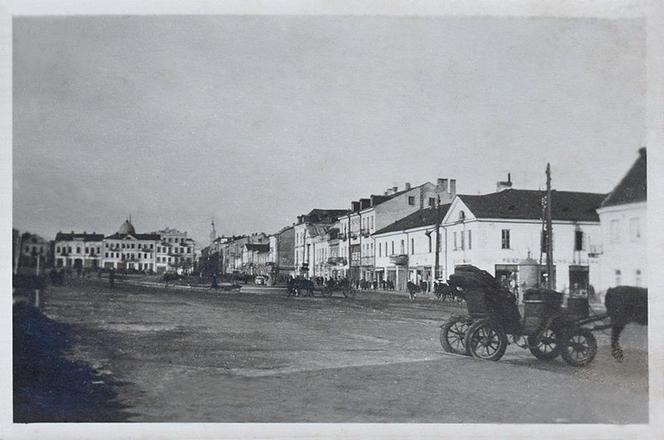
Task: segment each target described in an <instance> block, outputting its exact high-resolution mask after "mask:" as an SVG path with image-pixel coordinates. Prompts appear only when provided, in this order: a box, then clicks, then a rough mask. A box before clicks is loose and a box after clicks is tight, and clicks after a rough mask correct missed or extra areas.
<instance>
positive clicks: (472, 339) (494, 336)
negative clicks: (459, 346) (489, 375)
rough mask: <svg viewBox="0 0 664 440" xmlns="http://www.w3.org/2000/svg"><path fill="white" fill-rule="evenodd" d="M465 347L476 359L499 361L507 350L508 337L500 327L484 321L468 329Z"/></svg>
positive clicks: (486, 320)
mask: <svg viewBox="0 0 664 440" xmlns="http://www.w3.org/2000/svg"><path fill="white" fill-rule="evenodd" d="M465 346H466V347H467V349H468V351H469V352H470V354H471V355H472V356H473V357H474V358H477V359H484V360H488V361H497V360H498V359H500V358H501V357H503V355H504V354H505V350H507V335H505V332H504V331H503V329H502V328H500V327H499V326H497V325H495V324H493V323H492V322H491V321H489V320H488V319H482V320H480V321H477V322H475V323H474V324H473V325H471V326H470V328H469V329H468V332H467V333H466V339H465Z"/></svg>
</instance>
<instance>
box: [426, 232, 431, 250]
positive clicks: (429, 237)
mask: <svg viewBox="0 0 664 440" xmlns="http://www.w3.org/2000/svg"><path fill="white" fill-rule="evenodd" d="M427 238H428V239H429V252H431V235H428V236H427Z"/></svg>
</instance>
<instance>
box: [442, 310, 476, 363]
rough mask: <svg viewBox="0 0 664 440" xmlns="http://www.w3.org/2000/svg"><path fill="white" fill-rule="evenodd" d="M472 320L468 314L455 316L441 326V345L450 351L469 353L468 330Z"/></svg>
mask: <svg viewBox="0 0 664 440" xmlns="http://www.w3.org/2000/svg"><path fill="white" fill-rule="evenodd" d="M471 323H472V321H471V320H470V318H468V317H467V316H453V317H452V318H450V320H448V321H447V322H446V323H445V324H443V325H442V326H441V328H440V345H442V346H443V350H445V351H446V352H448V353H454V354H464V355H468V354H469V353H468V350H467V349H466V341H465V339H466V332H467V331H468V327H470V324H471Z"/></svg>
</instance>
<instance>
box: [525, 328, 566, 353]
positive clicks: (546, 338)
mask: <svg viewBox="0 0 664 440" xmlns="http://www.w3.org/2000/svg"><path fill="white" fill-rule="evenodd" d="M528 348H529V350H530V352H531V353H532V354H533V356H535V357H536V358H537V359H541V360H544V361H551V360H553V359H555V358H557V357H558V356H559V355H560V351H561V348H560V340H559V337H558V334H557V333H556V331H555V330H554V329H552V328H547V329H546V330H545V331H544V333H542V336H541V337H540V338H539V339H536V338H535V337H533V336H530V337H528Z"/></svg>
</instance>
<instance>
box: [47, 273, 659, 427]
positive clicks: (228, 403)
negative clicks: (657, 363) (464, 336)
mask: <svg viewBox="0 0 664 440" xmlns="http://www.w3.org/2000/svg"><path fill="white" fill-rule="evenodd" d="M72 283H73V284H71V285H69V286H65V287H57V288H52V289H50V290H49V291H48V292H47V293H46V294H45V295H44V298H43V308H42V309H43V311H44V312H45V313H46V314H47V315H48V316H49V317H50V318H52V319H54V320H58V321H63V322H67V323H71V324H74V328H75V329H76V345H75V347H74V349H73V350H72V352H71V353H70V356H71V357H72V358H73V359H77V360H84V361H86V362H88V363H89V364H90V365H92V366H93V367H94V368H95V369H97V371H99V372H100V373H101V374H106V375H109V376H110V377H112V378H113V379H114V381H116V382H117V383H120V384H122V385H121V386H120V387H119V388H118V389H117V392H118V393H119V396H120V400H121V402H122V404H123V405H125V406H127V407H128V408H129V410H130V411H131V413H132V414H133V417H132V418H131V419H130V420H131V421H164V422H194V421H205V422H455V423H459V422H463V423H491V422H493V423H496V422H514V423H518V422H528V423H549V422H551V423H555V422H558V423H645V422H647V421H648V366H647V336H646V334H647V329H646V328H645V327H639V326H635V325H630V326H628V327H627V329H626V330H625V333H624V336H623V345H624V347H625V361H624V362H623V363H617V362H615V361H613V359H612V358H610V356H609V348H608V335H607V334H604V333H601V332H600V333H597V337H598V341H599V345H600V348H599V354H598V356H597V358H596V359H595V361H594V362H593V363H592V364H591V366H589V367H587V368H581V369H579V368H573V367H570V366H568V365H566V364H565V363H564V362H563V361H562V360H556V361H553V362H544V361H539V360H537V359H535V358H534V357H533V356H532V355H530V353H529V352H528V351H527V350H522V349H520V348H518V347H516V346H513V345H510V346H509V347H508V350H507V353H506V355H505V356H504V357H503V359H501V360H500V361H498V362H489V361H479V360H474V359H471V358H468V357H465V356H455V355H450V354H446V353H444V352H443V350H442V348H441V347H440V344H439V341H438V337H439V328H438V327H439V326H440V324H441V323H442V322H443V321H444V320H445V319H447V318H449V317H450V316H451V315H453V314H458V313H463V311H464V308H463V306H461V305H458V304H449V303H441V302H439V301H433V300H431V299H429V298H428V297H423V296H419V297H418V298H417V299H416V301H414V302H411V301H410V300H409V299H408V298H407V297H404V296H401V295H392V294H384V293H377V292H370V293H369V292H367V293H359V294H358V296H357V297H356V298H355V299H344V298H343V297H332V298H321V297H314V298H289V297H287V296H286V295H285V291H284V290H283V289H276V288H260V287H243V288H242V291H241V293H234V292H220V291H213V290H206V289H185V288H182V289H180V288H168V289H164V288H156V287H146V286H136V285H131V284H129V283H128V282H126V283H120V284H119V285H118V286H117V287H116V288H115V289H113V290H111V289H109V287H108V286H107V285H106V284H104V283H102V282H100V281H96V280H83V281H73V282H72Z"/></svg>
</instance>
